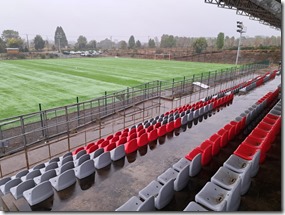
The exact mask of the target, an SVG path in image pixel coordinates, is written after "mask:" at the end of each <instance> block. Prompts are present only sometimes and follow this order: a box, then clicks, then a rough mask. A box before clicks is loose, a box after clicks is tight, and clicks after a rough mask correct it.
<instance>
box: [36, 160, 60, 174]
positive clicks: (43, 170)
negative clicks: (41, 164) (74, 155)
mask: <svg viewBox="0 0 285 215" xmlns="http://www.w3.org/2000/svg"><path fill="white" fill-rule="evenodd" d="M56 168H58V164H57V162H53V163H50V164H48V165H47V166H46V167H45V168H42V169H40V171H41V173H42V174H43V173H45V172H47V171H49V170H51V169H56Z"/></svg>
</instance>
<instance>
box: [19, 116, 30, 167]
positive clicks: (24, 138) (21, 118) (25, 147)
mask: <svg viewBox="0 0 285 215" xmlns="http://www.w3.org/2000/svg"><path fill="white" fill-rule="evenodd" d="M20 121H21V130H22V137H23V141H24V151H25V158H26V166H27V169H30V165H29V157H28V152H27V138H26V134H25V124H24V120H23V116H20Z"/></svg>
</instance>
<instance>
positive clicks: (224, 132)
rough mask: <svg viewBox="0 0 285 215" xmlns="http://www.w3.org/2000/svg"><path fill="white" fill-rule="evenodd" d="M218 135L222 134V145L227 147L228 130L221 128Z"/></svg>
mask: <svg viewBox="0 0 285 215" xmlns="http://www.w3.org/2000/svg"><path fill="white" fill-rule="evenodd" d="M218 135H220V136H221V143H220V144H221V145H220V146H221V147H225V146H226V145H227V144H228V131H227V130H226V129H224V128H221V129H220V130H219V131H218Z"/></svg>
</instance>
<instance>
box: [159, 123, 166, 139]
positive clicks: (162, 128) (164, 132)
mask: <svg viewBox="0 0 285 215" xmlns="http://www.w3.org/2000/svg"><path fill="white" fill-rule="evenodd" d="M166 133H167V132H166V125H161V126H160V127H159V128H158V129H157V135H158V136H159V137H162V136H164V135H165V134H166Z"/></svg>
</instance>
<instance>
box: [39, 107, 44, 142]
mask: <svg viewBox="0 0 285 215" xmlns="http://www.w3.org/2000/svg"><path fill="white" fill-rule="evenodd" d="M39 111H40V118H41V126H42V135H43V137H44V138H45V131H44V122H43V112H42V104H41V103H39Z"/></svg>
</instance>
